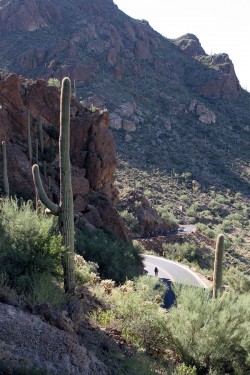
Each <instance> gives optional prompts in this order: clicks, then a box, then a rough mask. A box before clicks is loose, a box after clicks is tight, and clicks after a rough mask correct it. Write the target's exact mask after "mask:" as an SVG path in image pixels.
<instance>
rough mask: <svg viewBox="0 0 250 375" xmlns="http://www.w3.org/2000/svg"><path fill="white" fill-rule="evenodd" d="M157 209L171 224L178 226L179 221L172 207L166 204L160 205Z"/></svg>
mask: <svg viewBox="0 0 250 375" xmlns="http://www.w3.org/2000/svg"><path fill="white" fill-rule="evenodd" d="M157 211H158V213H159V215H160V216H161V217H162V218H163V219H165V220H166V221H167V222H168V223H169V224H171V225H172V226H173V227H177V225H178V221H177V219H176V218H175V216H174V214H173V213H172V212H171V211H170V208H169V207H168V206H167V205H165V206H162V207H161V206H160V207H157Z"/></svg>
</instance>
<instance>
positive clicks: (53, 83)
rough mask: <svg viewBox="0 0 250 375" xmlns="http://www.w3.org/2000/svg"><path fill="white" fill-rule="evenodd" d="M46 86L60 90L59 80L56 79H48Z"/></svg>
mask: <svg viewBox="0 0 250 375" xmlns="http://www.w3.org/2000/svg"><path fill="white" fill-rule="evenodd" d="M48 86H53V87H56V88H57V89H60V87H61V83H60V81H59V79H57V78H50V79H49V80H48Z"/></svg>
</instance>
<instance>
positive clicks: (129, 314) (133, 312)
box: [109, 276, 168, 357]
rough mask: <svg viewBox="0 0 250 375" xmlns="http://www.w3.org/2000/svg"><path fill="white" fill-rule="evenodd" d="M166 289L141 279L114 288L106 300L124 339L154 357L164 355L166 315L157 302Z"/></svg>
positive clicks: (160, 284) (158, 283)
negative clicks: (157, 297)
mask: <svg viewBox="0 0 250 375" xmlns="http://www.w3.org/2000/svg"><path fill="white" fill-rule="evenodd" d="M165 289H166V288H165V286H164V285H163V284H162V283H161V282H160V281H159V280H158V279H156V278H153V277H148V276H142V277H139V278H138V279H136V280H135V281H133V282H132V281H127V282H126V283H125V284H124V285H123V286H122V287H119V288H114V289H113V291H112V293H111V294H110V298H109V304H110V307H111V310H112V311H113V313H114V314H115V316H116V319H118V324H119V326H120V329H121V330H122V333H123V335H124V336H125V337H126V338H127V339H129V340H131V341H132V342H133V343H134V344H137V345H138V346H139V347H140V348H142V349H144V350H145V351H146V353H148V354H151V355H153V356H156V357H157V356H158V355H161V354H162V353H163V352H164V351H165V349H166V344H167V337H168V328H167V325H166V314H165V312H164V311H163V310H162V309H159V303H158V302H157V299H156V296H158V295H160V296H162V295H163V294H164V292H165Z"/></svg>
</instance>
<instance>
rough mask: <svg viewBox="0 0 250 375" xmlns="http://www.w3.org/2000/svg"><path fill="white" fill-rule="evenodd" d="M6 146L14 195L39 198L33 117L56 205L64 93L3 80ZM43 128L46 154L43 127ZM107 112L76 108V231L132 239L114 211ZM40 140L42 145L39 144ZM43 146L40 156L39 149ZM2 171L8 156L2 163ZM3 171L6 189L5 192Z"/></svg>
mask: <svg viewBox="0 0 250 375" xmlns="http://www.w3.org/2000/svg"><path fill="white" fill-rule="evenodd" d="M0 106H1V110H0V122H1V128H0V129H1V133H0V136H1V140H5V142H6V144H7V163H8V175H9V185H10V194H11V195H13V196H14V195H17V196H18V197H19V196H21V197H23V198H24V199H28V198H34V195H35V191H34V184H33V180H32V171H31V162H30V161H29V157H28V136H27V133H28V130H27V116H28V111H29V113H30V125H31V143H32V149H33V158H32V161H33V162H38V164H39V165H40V169H41V172H42V178H43V183H44V186H45V188H46V190H47V192H48V194H49V195H50V196H51V198H52V199H53V200H54V201H57V202H58V197H59V186H58V183H59V160H58V127H59V91H58V89H57V88H55V87H49V86H47V84H46V82H45V81H42V80H37V81H32V80H30V81H28V80H25V79H21V80H20V79H19V78H18V76H17V75H15V74H6V75H5V76H4V75H2V76H1V80H0ZM40 122H41V123H42V128H43V137H42V138H43V151H42V149H41V147H40V146H41V142H40V136H39V123H40ZM108 126H109V115H108V112H107V111H95V112H94V113H92V112H90V111H88V110H87V109H86V108H84V107H83V106H82V105H81V104H80V103H79V102H78V101H76V100H74V99H72V103H71V161H72V185H73V194H74V208H75V213H76V215H75V220H76V222H75V223H76V226H77V227H79V228H80V229H81V228H82V227H83V226H85V225H86V224H87V225H89V226H91V225H92V226H93V225H94V226H95V227H97V228H103V227H108V228H110V229H111V230H113V231H114V232H115V233H116V234H117V235H119V236H121V237H123V238H128V234H127V231H126V228H125V226H124V224H123V222H122V220H121V219H120V217H119V215H118V213H117V211H116V210H115V208H114V201H115V199H116V196H117V192H116V188H115V187H114V177H113V174H114V171H115V168H116V155H115V144H114V139H113V137H112V135H111V134H110V132H109V130H108ZM38 139H39V142H38ZM37 143H38V146H39V148H38V150H37V147H36V144H37ZM0 164H1V165H2V155H1V162H0ZM2 174H3V168H2V167H1V172H0V180H1V184H0V186H1V187H3V181H2V180H3V175H2Z"/></svg>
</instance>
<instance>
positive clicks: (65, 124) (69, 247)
mask: <svg viewBox="0 0 250 375" xmlns="http://www.w3.org/2000/svg"><path fill="white" fill-rule="evenodd" d="M70 98H71V83H70V79H69V78H67V77H65V78H64V79H63V81H62V89H61V100H60V135H59V160H60V203H59V205H57V204H55V203H53V202H51V200H50V199H49V198H48V196H47V194H46V193H45V191H44V189H43V185H42V182H41V178H40V173H39V167H38V165H37V164H34V165H33V168H32V172H33V179H34V183H35V186H36V189H37V191H38V195H39V199H40V200H41V202H42V203H43V204H44V205H45V206H46V207H47V208H48V209H49V211H50V212H51V213H52V214H53V215H57V216H58V221H59V229H60V232H61V234H62V238H63V245H64V251H63V256H62V262H63V268H64V289H65V291H66V292H73V290H74V283H75V282H74V281H75V280H74V211H73V193H72V182H71V165H70V153H69V148H70Z"/></svg>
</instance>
